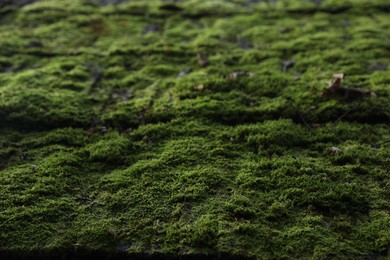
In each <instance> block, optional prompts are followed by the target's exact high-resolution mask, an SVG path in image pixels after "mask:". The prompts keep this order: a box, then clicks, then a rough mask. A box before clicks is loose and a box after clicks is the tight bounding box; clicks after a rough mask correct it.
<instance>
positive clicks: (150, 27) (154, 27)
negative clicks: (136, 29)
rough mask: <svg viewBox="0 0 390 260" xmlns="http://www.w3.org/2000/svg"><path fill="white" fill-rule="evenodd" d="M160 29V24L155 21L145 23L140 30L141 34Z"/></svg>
mask: <svg viewBox="0 0 390 260" xmlns="http://www.w3.org/2000/svg"><path fill="white" fill-rule="evenodd" d="M158 31H161V26H160V25H158V24H155V23H152V24H149V25H147V26H146V27H145V28H144V29H143V30H142V32H141V34H142V35H145V34H148V33H152V32H158Z"/></svg>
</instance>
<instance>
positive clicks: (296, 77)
mask: <svg viewBox="0 0 390 260" xmlns="http://www.w3.org/2000/svg"><path fill="white" fill-rule="evenodd" d="M301 76H302V74H301V73H295V74H294V80H300V79H301Z"/></svg>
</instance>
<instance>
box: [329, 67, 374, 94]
mask: <svg viewBox="0 0 390 260" xmlns="http://www.w3.org/2000/svg"><path fill="white" fill-rule="evenodd" d="M333 77H334V78H335V79H334V80H333V81H331V82H329V85H328V87H327V88H326V89H324V91H323V92H322V95H323V96H330V95H332V94H337V95H339V96H342V97H343V98H344V99H346V100H347V99H354V98H357V97H362V96H372V97H376V93H375V92H374V91H373V90H371V89H363V88H345V87H341V83H342V81H343V79H344V74H342V73H339V74H334V75H333Z"/></svg>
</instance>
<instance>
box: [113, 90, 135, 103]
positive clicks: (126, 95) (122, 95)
mask: <svg viewBox="0 0 390 260" xmlns="http://www.w3.org/2000/svg"><path fill="white" fill-rule="evenodd" d="M132 97H133V90H132V89H123V90H121V91H119V92H113V93H112V94H111V98H112V99H120V100H121V101H126V100H129V99H130V98H132Z"/></svg>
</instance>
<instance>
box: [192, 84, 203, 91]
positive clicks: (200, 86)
mask: <svg viewBox="0 0 390 260" xmlns="http://www.w3.org/2000/svg"><path fill="white" fill-rule="evenodd" d="M192 89H193V90H198V91H203V90H204V89H205V86H204V85H203V84H201V85H198V86H195V87H193V88H192Z"/></svg>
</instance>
